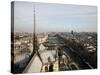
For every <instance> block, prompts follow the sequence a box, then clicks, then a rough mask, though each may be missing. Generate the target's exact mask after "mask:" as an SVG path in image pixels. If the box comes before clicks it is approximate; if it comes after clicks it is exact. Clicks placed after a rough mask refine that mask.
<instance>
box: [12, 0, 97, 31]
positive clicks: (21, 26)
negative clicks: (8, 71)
mask: <svg viewBox="0 0 100 75" xmlns="http://www.w3.org/2000/svg"><path fill="white" fill-rule="evenodd" d="M34 7H35V16H36V18H35V21H36V32H70V31H71V30H73V31H75V32H97V7H96V6H86V5H70V4H52V3H34V2H18V1H17V2H15V5H14V31H15V32H32V31H33V25H34Z"/></svg>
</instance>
